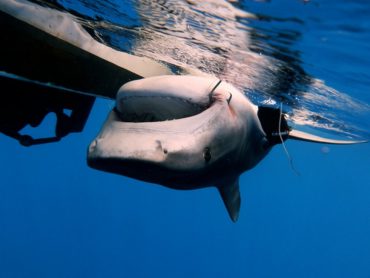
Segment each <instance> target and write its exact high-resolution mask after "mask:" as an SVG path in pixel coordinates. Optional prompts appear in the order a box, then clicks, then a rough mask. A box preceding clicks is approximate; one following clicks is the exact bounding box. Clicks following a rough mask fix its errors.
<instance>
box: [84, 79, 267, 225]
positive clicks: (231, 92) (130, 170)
mask: <svg viewBox="0 0 370 278" xmlns="http://www.w3.org/2000/svg"><path fill="white" fill-rule="evenodd" d="M217 81H218V80H217V79H212V78H204V77H195V76H161V77H153V78H147V79H143V80H139V81H132V82H129V83H126V84H125V85H124V86H122V87H121V89H120V90H119V92H118V95H117V107H116V109H115V110H114V111H112V112H111V113H110V115H109V117H108V119H107V121H106V123H105V125H104V127H103V129H102V131H101V133H100V134H99V135H98V137H97V138H96V139H95V140H94V141H93V142H92V143H91V145H90V147H89V152H88V164H89V165H90V166H91V167H93V168H97V169H100V170H104V171H108V172H114V173H118V174H121V175H125V176H128V177H132V178H135V179H139V180H143V181H147V182H152V183H157V184H161V185H164V186H167V187H171V188H175V189H196V188H202V187H208V186H216V187H217V188H218V189H219V190H220V192H221V195H222V198H223V199H224V201H225V204H226V207H227V208H228V211H229V213H230V216H231V218H232V220H233V221H236V220H237V218H238V214H239V207H240V196H239V185H238V179H239V176H240V174H241V173H243V172H244V171H246V170H248V169H251V168H253V167H254V166H255V165H256V164H257V163H258V162H259V161H260V160H261V159H262V158H263V157H264V156H265V155H266V154H267V153H268V151H269V150H270V149H271V145H270V144H269V142H268V140H267V138H266V136H265V133H264V131H263V129H262V126H261V124H260V121H259V120H258V116H257V110H258V107H257V106H255V105H253V104H252V103H251V102H250V101H249V100H248V99H247V98H246V97H245V96H244V95H243V94H242V93H241V92H240V91H238V90H237V89H235V88H234V87H233V86H232V85H230V84H228V83H226V82H221V83H220V84H219V86H217V88H216V89H215V90H214V91H213V92H212V89H213V88H214V87H215V85H216V84H217ZM211 92H212V93H211ZM230 98H231V99H230ZM197 109H198V110H199V111H196V110H197ZM193 110H194V111H193ZM196 112H200V113H197V114H195V115H193V116H189V115H186V114H187V113H190V114H193V113H196ZM144 114H145V115H144ZM135 115H136V116H135ZM143 115H144V116H143ZM148 115H150V116H151V117H152V120H153V118H155V117H158V118H155V119H154V120H155V121H150V122H125V119H129V120H132V119H135V117H136V119H139V120H140V119H141V118H143V117H144V118H145V117H148ZM183 116H187V117H185V118H182V117H183ZM178 117H181V118H179V119H175V120H171V118H178ZM122 119H124V121H122Z"/></svg>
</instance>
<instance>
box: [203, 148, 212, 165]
mask: <svg viewBox="0 0 370 278" xmlns="http://www.w3.org/2000/svg"><path fill="white" fill-rule="evenodd" d="M203 157H204V160H205V161H206V162H209V161H210V160H211V158H212V156H211V149H210V148H209V147H206V148H205V149H204V152H203Z"/></svg>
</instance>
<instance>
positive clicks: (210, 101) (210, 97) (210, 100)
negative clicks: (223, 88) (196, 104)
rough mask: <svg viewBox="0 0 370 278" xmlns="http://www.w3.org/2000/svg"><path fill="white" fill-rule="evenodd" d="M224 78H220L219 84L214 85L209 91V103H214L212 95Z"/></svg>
mask: <svg viewBox="0 0 370 278" xmlns="http://www.w3.org/2000/svg"><path fill="white" fill-rule="evenodd" d="M221 82H222V80H218V82H217V84H216V85H215V86H214V87H213V89H212V90H211V92H210V93H209V103H212V96H213V93H214V91H215V90H216V89H217V87H218V86H219V85H220V84H221Z"/></svg>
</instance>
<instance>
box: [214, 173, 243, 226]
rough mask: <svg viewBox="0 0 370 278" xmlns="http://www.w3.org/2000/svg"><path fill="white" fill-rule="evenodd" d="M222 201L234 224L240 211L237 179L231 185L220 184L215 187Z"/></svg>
mask: <svg viewBox="0 0 370 278" xmlns="http://www.w3.org/2000/svg"><path fill="white" fill-rule="evenodd" d="M217 188H218V191H219V192H220V194H221V198H222V200H223V201H224V204H225V207H226V209H227V212H228V213H229V215H230V218H231V220H232V221H233V222H236V221H237V220H238V217H239V210H240V202H241V201H240V192H239V178H236V179H235V180H233V181H232V182H231V183H228V184H220V185H219V186H217Z"/></svg>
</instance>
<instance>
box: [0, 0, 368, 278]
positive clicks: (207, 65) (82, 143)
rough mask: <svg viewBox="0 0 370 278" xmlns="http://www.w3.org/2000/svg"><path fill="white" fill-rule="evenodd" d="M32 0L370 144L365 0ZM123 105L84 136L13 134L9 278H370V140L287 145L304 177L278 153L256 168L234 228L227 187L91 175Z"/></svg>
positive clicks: (2, 204) (5, 224) (5, 180)
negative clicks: (94, 153)
mask: <svg viewBox="0 0 370 278" xmlns="http://www.w3.org/2000/svg"><path fill="white" fill-rule="evenodd" d="M34 2H36V3H40V4H42V5H47V6H51V7H53V8H56V9H60V10H65V11H68V12H69V13H71V14H73V15H74V16H76V17H77V18H78V19H79V20H80V21H81V22H82V24H84V25H85V26H86V28H88V29H89V30H90V32H92V33H94V35H95V37H96V39H98V40H100V41H102V42H103V43H105V44H107V45H109V46H111V47H114V48H116V49H119V50H122V51H126V52H129V53H131V54H134V55H142V56H148V57H151V58H153V59H156V60H158V61H161V62H163V63H166V64H168V65H171V67H172V68H173V69H174V71H176V70H178V68H179V67H183V66H186V67H191V68H195V69H200V70H202V71H206V72H208V73H212V74H215V75H217V76H219V77H221V78H223V79H225V80H228V81H229V82H232V83H233V84H235V85H236V86H238V87H239V88H240V89H242V90H244V92H245V93H246V94H247V95H248V96H249V97H250V98H251V99H252V100H253V101H254V102H256V103H263V102H268V103H279V102H283V103H284V109H285V110H286V111H287V112H288V113H290V116H291V121H292V124H296V125H305V126H306V127H307V126H308V127H309V128H311V129H312V130H314V131H315V132H320V133H326V134H330V135H332V136H339V137H342V138H369V133H370V124H369V116H370V110H369V104H370V94H369V89H370V83H369V80H370V72H369V70H368V69H369V64H370V55H369V53H370V52H369V50H370V47H369V42H370V37H369V36H370V35H369V34H370V33H369V32H368V30H369V27H370V16H369V15H370V4H369V3H367V2H366V1H351V2H350V3H348V2H347V1H330V0H327V1H298V0H297V1H288V0H281V1H274V0H271V1H239V2H236V3H234V4H232V5H231V6H230V5H228V4H225V3H227V2H224V1H199V3H203V5H206V4H207V5H210V6H202V5H200V4H198V5H197V4H189V3H192V2H196V1H136V2H134V1H112V0H110V1H83V0H81V1H67V0H66V1H34ZM210 7H212V9H211V8H210ZM216 7H218V9H216ZM233 7H234V8H237V10H236V9H235V10H233ZM225 9H226V10H227V11H226V12H225ZM243 11H244V12H248V13H250V14H243ZM112 107H113V103H112V102H111V101H107V100H100V101H98V102H97V103H96V105H95V106H94V109H93V111H92V114H91V116H90V118H89V121H88V123H87V126H86V127H85V129H84V131H83V132H82V133H78V134H73V135H69V136H68V137H66V138H64V139H63V140H62V141H61V142H59V143H57V144H50V145H39V146H34V147H30V148H25V147H22V146H20V145H19V143H18V142H16V141H14V140H12V139H9V138H8V137H5V136H3V135H1V144H0V150H1V153H2V155H1V159H0V166H1V174H2V182H1V183H0V277H190V276H192V277H230V276H233V277H370V237H369V234H370V144H362V145H353V146H326V145H320V144H310V143H304V142H297V141H291V140H290V141H287V144H286V145H287V148H288V150H289V152H290V154H291V156H292V157H293V160H294V165H295V168H297V169H298V171H299V173H300V175H296V174H295V173H294V171H292V170H291V169H290V166H289V162H288V161H287V159H286V157H285V153H284V151H283V149H282V147H281V146H276V147H275V148H274V149H273V150H272V152H271V153H270V154H269V155H268V156H267V158H266V159H265V160H263V161H262V163H260V164H259V165H258V166H257V167H256V168H255V169H253V170H251V171H249V172H247V173H245V174H244V175H243V176H242V178H241V182H240V184H241V194H242V208H241V213H240V218H239V221H238V222H237V223H236V224H234V223H232V222H231V221H230V220H229V218H228V215H227V213H226V211H225V209H224V205H223V204H222V202H221V199H220V197H219V196H218V192H217V190H215V189H213V188H209V189H203V190H194V191H175V190H170V189H167V188H164V187H161V186H157V185H152V184H148V183H143V182H138V181H135V180H132V179H128V178H125V177H121V176H116V175H111V174H107V173H103V172H98V171H95V170H92V169H90V168H88V167H87V165H86V161H85V159H86V148H87V146H88V144H89V142H90V141H91V140H92V139H93V138H94V137H95V136H96V134H97V132H98V131H99V129H100V127H101V125H102V123H103V122H104V120H105V117H106V115H107V113H108V112H109V110H110V109H111V108H112ZM54 122H55V116H54V115H49V116H48V118H47V119H46V120H45V122H44V123H43V124H42V126H41V132H44V133H45V134H48V133H50V132H51V131H52V129H53V123H54Z"/></svg>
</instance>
